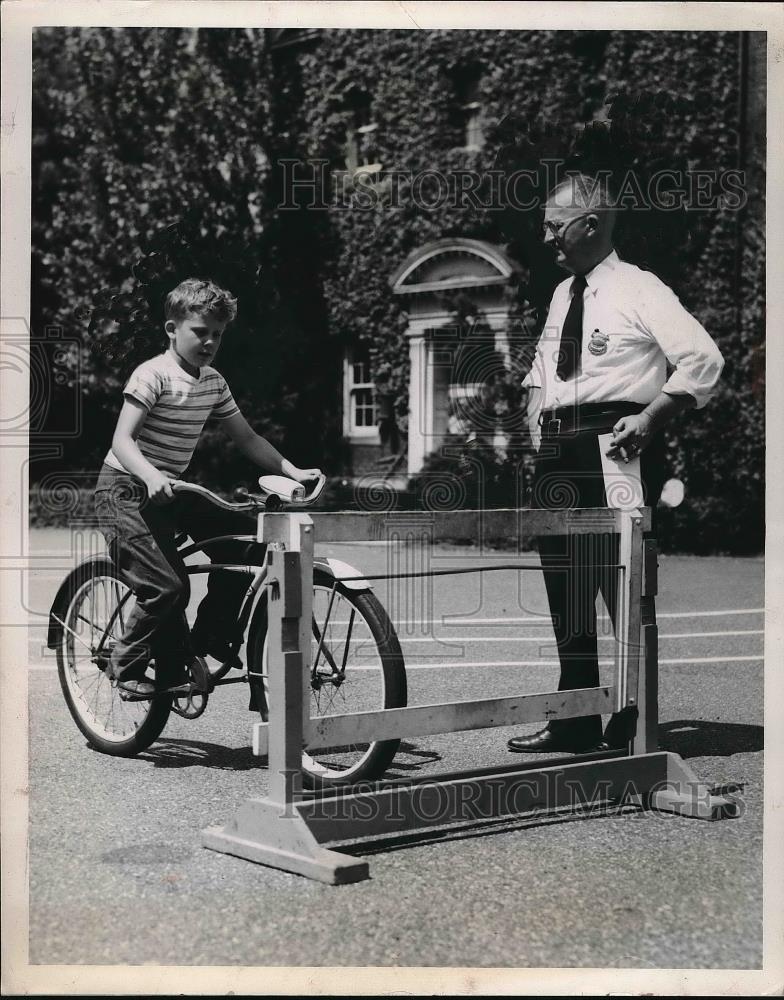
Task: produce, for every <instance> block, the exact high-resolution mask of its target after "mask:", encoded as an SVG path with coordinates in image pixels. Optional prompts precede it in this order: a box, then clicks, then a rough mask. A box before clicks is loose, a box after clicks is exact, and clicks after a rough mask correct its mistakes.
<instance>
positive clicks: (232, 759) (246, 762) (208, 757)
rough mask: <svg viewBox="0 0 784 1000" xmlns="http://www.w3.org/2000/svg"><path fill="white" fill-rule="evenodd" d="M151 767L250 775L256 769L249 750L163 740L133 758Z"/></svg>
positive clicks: (256, 760)
mask: <svg viewBox="0 0 784 1000" xmlns="http://www.w3.org/2000/svg"><path fill="white" fill-rule="evenodd" d="M137 759H138V760H143V761H146V762H148V763H152V764H153V766H154V767H216V768H219V769H220V770H222V771H250V770H251V768H257V767H260V766H261V765H260V763H259V760H260V758H258V757H254V756H253V752H252V750H251V748H250V747H249V746H248V747H240V748H239V749H231V748H230V747H225V746H221V745H220V744H218V743H199V742H197V741H196V740H169V739H164V740H161V741H160V742H158V743H156V744H154V745H153V746H152V747H151V748H150V749H149V750H145V751H144V753H140V754H138V755H137Z"/></svg>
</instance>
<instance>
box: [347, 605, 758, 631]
mask: <svg viewBox="0 0 784 1000" xmlns="http://www.w3.org/2000/svg"><path fill="white" fill-rule="evenodd" d="M764 614H765V609H764V608H734V609H731V610H728V611H659V612H657V613H656V618H657V619H658V620H661V619H662V618H721V617H722V616H728V617H732V616H734V615H764ZM607 620H608V619H607V616H606V615H603V616H600V618H599V621H607ZM332 624H333V625H348V619H346V620H345V621H344V620H342V619H338V620H336V621H334V622H332ZM394 624H395V625H396V626H398V627H402V626H403V625H431V624H437V625H443V626H445V627H449V628H452V627H453V626H464V625H547V626H549V624H550V616H549V615H547V614H541V615H536V616H533V617H527V618H511V617H509V616H508V615H504V616H503V617H502V618H449V617H448V616H447V615H442V616H441V617H440V618H439V617H437V616H434V617H433V618H396V619H395V620H394Z"/></svg>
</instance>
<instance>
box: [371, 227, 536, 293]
mask: <svg viewBox="0 0 784 1000" xmlns="http://www.w3.org/2000/svg"><path fill="white" fill-rule="evenodd" d="M517 271H518V267H517V265H516V264H515V263H514V262H513V261H512V260H511V259H510V258H509V257H508V256H507V255H506V254H505V253H504V251H503V250H502V249H501V247H498V246H496V245H494V244H492V243H485V242H484V241H482V240H469V239H464V238H462V237H453V238H446V239H442V240H435V241H434V242H433V243H426V244H425V245H424V246H422V247H419V249H418V250H415V251H414V252H413V253H411V254H409V255H408V257H406V259H405V260H404V261H403V263H402V264H401V265H400V266H399V267H398V268H397V270H396V271H395V273H394V274H393V275H392V277H391V278H390V283H391V285H392V291H393V292H394V293H395V294H396V295H417V296H425V297H426V298H430V297H431V296H434V295H437V294H438V293H440V292H450V291H454V290H456V289H459V288H492V287H493V286H504V285H508V284H509V283H510V281H512V280H514V277H515V275H516V273H517ZM498 298H499V299H500V298H501V295H500V289H499V295H498ZM423 304H424V303H423Z"/></svg>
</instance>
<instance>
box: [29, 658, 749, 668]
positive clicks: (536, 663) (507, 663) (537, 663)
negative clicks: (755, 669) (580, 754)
mask: <svg viewBox="0 0 784 1000" xmlns="http://www.w3.org/2000/svg"><path fill="white" fill-rule="evenodd" d="M763 659H764V658H763V657H762V656H701V657H692V658H689V657H686V658H684V659H675V660H673V659H666V660H659V666H679V665H682V664H686V663H762V662H763ZM599 665H600V666H605V667H611V666H613V661H612V660H605V659H600V660H599ZM557 666H558V661H557V660H455V661H453V662H451V663H406V670H446V669H452V670H454V669H457V668H458V667H466V668H470V669H472V670H473V669H475V668H476V667H553V668H555V667H557ZM28 669H29V670H52V671H54V670H56V669H57V667H56V665H55V664H48V663H31V664H30V665H29V667H28ZM349 669H350V670H378V667H377V666H373V665H371V664H357V665H356V666H353V667H349Z"/></svg>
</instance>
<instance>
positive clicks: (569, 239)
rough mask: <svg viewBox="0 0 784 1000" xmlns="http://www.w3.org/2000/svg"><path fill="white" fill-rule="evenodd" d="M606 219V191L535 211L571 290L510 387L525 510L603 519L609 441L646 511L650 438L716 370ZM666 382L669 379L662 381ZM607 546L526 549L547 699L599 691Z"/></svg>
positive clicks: (586, 738) (617, 737)
mask: <svg viewBox="0 0 784 1000" xmlns="http://www.w3.org/2000/svg"><path fill="white" fill-rule="evenodd" d="M614 222H615V209H614V207H613V205H612V201H611V199H610V197H609V195H608V192H607V189H606V186H603V185H602V184H601V183H599V182H597V181H596V180H595V179H593V178H589V177H585V176H583V175H577V176H574V177H571V178H569V179H568V180H567V181H565V182H564V183H562V184H560V185H559V186H558V187H557V188H556V189H555V190H554V191H553V192H552V193H551V195H550V197H549V199H548V202H547V205H546V209H545V219H544V226H545V242H546V243H547V244H548V245H549V246H551V247H552V248H553V249H554V250H555V252H556V255H557V258H556V259H557V263H558V264H559V266H561V267H563V268H564V269H565V270H567V271H570V272H571V274H572V275H573V277H570V278H568V279H566V280H565V281H563V282H561V284H560V285H558V287H557V288H556V289H555V293H554V294H553V298H552V302H551V305H550V311H549V313H548V316H547V322H546V324H545V327H544V330H543V332H542V335H541V338H540V340H539V344H538V347H537V352H536V357H535V359H534V363H533V366H532V368H531V371H530V373H529V374H528V376H527V377H526V379H525V381H524V383H523V385H524V386H525V387H526V388H528V390H529V397H528V422H529V427H530V429H531V436H532V439H533V441H534V444H535V446H536V447H537V449H538V455H537V461H536V470H535V474H534V483H533V486H532V494H531V501H532V506H534V507H544V508H549V509H554V508H569V507H603V506H606V502H607V501H606V494H605V483H604V479H603V475H602V461H601V455H600V453H599V443H598V435H599V434H604V433H608V432H610V431H612V433H613V442H612V445H611V447H610V449H609V450H608V452H607V454H608V456H609V457H610V458H614V459H617V460H620V461H624V462H628V461H630V460H632V459H634V458H635V457H636V456H637V455H639V456H640V465H641V478H642V483H643V487H644V491H645V503H646V504H647V505H649V506H650V507H651V508H652V509H653V510H654V511H655V508H656V504H657V502H658V499H659V494H660V493H661V487H662V484H663V481H664V475H663V468H662V464H663V462H662V459H663V442H662V439H661V435H660V434H658V432H659V431H660V430H661V428H662V427H663V426H664V425H665V424H666V423H667V421H668V420H670V419H671V418H672V417H673V416H674V415H675V414H676V413H679V412H681V411H682V410H685V409H687V408H689V407H697V408H698V409H699V408H701V407H703V406H704V405H705V404H706V403H707V402H708V400H709V399H710V397H711V395H712V394H713V392H714V390H715V388H716V385H717V383H718V380H719V376H720V374H721V370H722V368H723V365H724V361H723V359H722V356H721V353H720V352H719V350H718V348H717V347H716V345H715V343H714V342H713V340H712V339H711V337H710V336H709V334H708V333H707V332H706V331H705V330H704V328H703V327H702V326H701V325H700V324H699V323H698V322H697V320H696V319H695V318H694V317H693V316H692V315H691V314H690V313H688V312H687V311H686V310H685V309H684V308H683V306H682V305H681V303H680V302H679V301H678V298H677V297H676V296H675V294H674V293H673V292H672V290H671V289H670V288H668V287H667V285H665V284H664V283H663V282H661V281H660V280H659V279H658V278H657V277H656V276H655V275H653V274H651V273H650V272H647V271H642V270H640V268H638V267H635V266H634V265H633V264H628V263H626V262H625V261H622V260H621V259H620V258H619V257H618V254H617V253H616V252H615V250H614V248H613V226H614ZM668 371H669V372H670V374H669V375H668ZM617 552H618V546H617V536H616V537H615V538H612V536H610V537H608V536H585V535H583V536H579V535H576V536H566V537H560V536H559V537H546V538H545V537H543V538H540V539H539V553H540V559H541V562H542V568H543V570H544V578H545V584H546V587H547V595H548V601H549V605H550V614H551V616H552V618H553V628H554V630H555V634H556V641H557V644H558V653H559V659H560V664H561V677H560V683H559V690H569V689H573V688H585V687H595V686H597V685H598V684H599V669H598V659H597V645H596V597H597V595H598V593H599V591H600V590H601V592H602V596H603V598H604V600H605V603H606V604H607V605H608V608H609V610H610V613H611V615H613V616H614V613H615V602H616V588H617V581H616V574H615V571H612V570H609V571H608V570H602V569H601V568H599V567H600V566H601V565H602V564H609V563H613V562H617V558H618V557H617ZM622 730H623V727H622V726H621V725H615V726H613V725H612V723H611V724H610V725H608V728H607V732H606V733H605V734H604V736H603V735H602V722H601V716H588V717H584V718H578V719H565V720H557V721H556V720H554V721H552V722H550V723H549V724H548V726H546V727H545V728H544V729H542V730H540V731H539V732H538V733H535V734H534V735H533V736H530V737H516V738H515V739H512V740H510V741H509V744H508V746H509V749H510V750H512V751H514V752H517V753H532V752H549V751H561V750H566V751H572V752H577V753H579V752H588V751H590V750H597V749H606V748H608V747H610V748H612V747H614V746H620V745H623V743H625V734H623V731H622Z"/></svg>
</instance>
